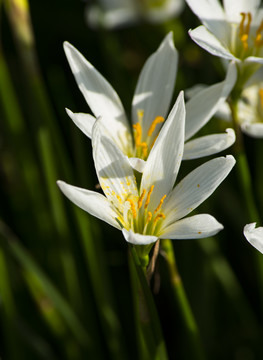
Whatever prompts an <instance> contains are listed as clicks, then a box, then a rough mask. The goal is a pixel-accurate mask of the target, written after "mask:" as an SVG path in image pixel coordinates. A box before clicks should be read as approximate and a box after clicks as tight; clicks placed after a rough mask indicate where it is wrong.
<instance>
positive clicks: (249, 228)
mask: <svg viewBox="0 0 263 360" xmlns="http://www.w3.org/2000/svg"><path fill="white" fill-rule="evenodd" d="M244 235H245V238H246V239H247V241H248V242H250V244H251V245H252V246H254V247H255V248H256V249H257V250H258V251H260V252H261V253H262V254H263V227H258V228H256V223H251V224H247V225H246V226H245V227H244Z"/></svg>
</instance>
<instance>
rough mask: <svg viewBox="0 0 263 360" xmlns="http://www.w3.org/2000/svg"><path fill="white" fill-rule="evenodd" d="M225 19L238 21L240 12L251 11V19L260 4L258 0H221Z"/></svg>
mask: <svg viewBox="0 0 263 360" xmlns="http://www.w3.org/2000/svg"><path fill="white" fill-rule="evenodd" d="M223 4H224V9H225V12H226V16H227V19H228V20H229V21H231V22H236V23H240V21H241V16H240V13H241V12H244V13H249V12H250V13H251V15H252V19H253V17H254V14H255V12H256V10H257V9H258V7H259V5H260V0H249V1H248V0H223Z"/></svg>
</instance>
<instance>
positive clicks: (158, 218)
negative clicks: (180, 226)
mask: <svg viewBox="0 0 263 360" xmlns="http://www.w3.org/2000/svg"><path fill="white" fill-rule="evenodd" d="M160 219H165V215H164V213H160V214H158V215H157V216H156V217H155V219H154V222H153V224H154V225H155V224H156V223H157V221H158V220H160Z"/></svg>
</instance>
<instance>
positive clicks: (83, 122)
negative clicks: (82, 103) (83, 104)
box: [66, 109, 96, 138]
mask: <svg viewBox="0 0 263 360" xmlns="http://www.w3.org/2000/svg"><path fill="white" fill-rule="evenodd" d="M66 112H67V114H68V116H69V117H70V118H71V120H72V121H73V122H74V124H75V125H77V127H78V128H79V129H80V130H81V131H82V132H83V133H84V134H85V135H86V136H88V137H89V138H91V132H92V127H93V125H94V124H95V121H96V118H95V117H94V116H92V115H90V114H84V113H73V112H72V111H70V110H69V109H66Z"/></svg>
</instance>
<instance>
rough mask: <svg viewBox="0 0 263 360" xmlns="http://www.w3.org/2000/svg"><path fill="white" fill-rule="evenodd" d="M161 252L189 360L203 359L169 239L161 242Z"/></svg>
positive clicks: (193, 320) (198, 337)
mask: <svg viewBox="0 0 263 360" xmlns="http://www.w3.org/2000/svg"><path fill="white" fill-rule="evenodd" d="M161 252H162V254H163V255H164V258H165V260H166V265H167V270H168V274H169V279H170V283H171V287H172V296H173V297H174V298H175V301H176V302H177V304H178V307H179V308H180V315H181V317H182V320H183V322H184V326H185V329H186V331H187V334H188V343H189V347H190V348H192V354H193V355H192V358H191V360H194V359H198V360H201V359H204V358H205V357H204V353H203V348H202V345H201V339H200V335H199V329H198V327H197V324H196V321H195V318H194V315H193V313H192V310H191V307H190V304H189V301H188V299H187V295H186V293H185V290H184V286H183V283H182V280H181V278H180V275H179V273H178V269H177V265H176V260H175V256H174V250H173V245H172V242H171V240H170V239H165V240H162V241H161Z"/></svg>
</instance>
